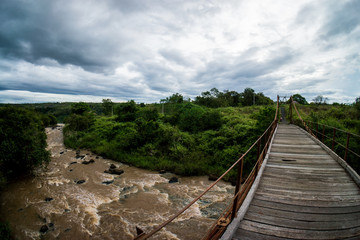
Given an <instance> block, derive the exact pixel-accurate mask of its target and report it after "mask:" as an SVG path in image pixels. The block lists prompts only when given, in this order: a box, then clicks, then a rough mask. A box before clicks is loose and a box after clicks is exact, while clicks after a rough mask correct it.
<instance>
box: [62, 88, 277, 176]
mask: <svg viewBox="0 0 360 240" xmlns="http://www.w3.org/2000/svg"><path fill="white" fill-rule="evenodd" d="M167 99H168V100H166V101H169V102H173V104H172V110H171V113H169V111H168V112H167V113H166V114H165V115H163V114H159V112H160V111H161V106H160V105H154V104H150V105H147V106H142V107H141V106H138V105H137V104H135V102H134V101H129V102H127V103H123V104H120V105H118V106H117V107H116V108H115V111H114V112H115V116H113V117H109V116H96V117H94V115H92V114H91V113H90V112H83V113H81V114H72V115H71V116H70V117H69V118H68V119H67V120H66V123H67V125H66V127H65V129H64V134H65V145H66V146H68V147H71V148H87V149H91V150H92V151H94V152H95V153H97V154H101V155H103V156H105V157H107V158H111V159H114V160H117V161H121V162H123V163H128V164H131V165H133V166H137V167H142V168H147V169H151V170H167V171H171V172H174V173H176V174H180V175H203V174H212V175H217V176H219V175H220V174H221V173H223V172H224V171H225V170H226V169H227V168H228V167H229V166H231V164H232V163H233V162H234V161H235V160H236V159H238V157H239V156H240V154H241V153H244V152H245V151H246V150H247V149H248V148H249V146H250V145H251V144H252V143H253V142H254V141H255V140H256V139H257V137H258V136H259V135H260V134H261V133H262V132H263V131H264V130H265V129H266V128H267V127H268V125H269V124H270V123H271V122H272V120H273V118H274V114H275V109H274V106H273V105H271V106H268V107H264V106H253V107H222V108H208V107H205V106H200V105H197V104H194V103H190V102H185V101H180V100H179V99H181V97H180V96H179V95H178V94H177V95H173V96H172V97H170V98H167ZM170 99H172V100H170ZM73 107H76V106H73ZM159 107H160V108H159ZM83 118H85V119H88V120H87V122H89V123H91V124H87V125H85V124H83ZM78 124H80V125H82V126H84V127H83V128H79V127H78ZM254 161H255V157H254V156H253V155H252V156H249V157H248V158H247V159H246V162H245V166H247V168H246V170H245V171H246V172H249V170H250V169H251V167H252V165H253V163H254ZM234 176H235V173H232V174H230V175H229V176H227V180H232V181H234V180H235V178H234Z"/></svg>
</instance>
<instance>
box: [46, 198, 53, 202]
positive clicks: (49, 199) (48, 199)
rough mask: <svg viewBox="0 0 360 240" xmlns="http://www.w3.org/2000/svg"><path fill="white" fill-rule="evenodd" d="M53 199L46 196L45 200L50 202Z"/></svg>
mask: <svg viewBox="0 0 360 240" xmlns="http://www.w3.org/2000/svg"><path fill="white" fill-rule="evenodd" d="M52 200H54V199H53V198H51V197H47V198H45V202H50V201H52Z"/></svg>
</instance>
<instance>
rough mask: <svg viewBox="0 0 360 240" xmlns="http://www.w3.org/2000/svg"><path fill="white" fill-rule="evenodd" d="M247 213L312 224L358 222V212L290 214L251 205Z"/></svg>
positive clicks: (289, 212) (359, 218) (359, 213)
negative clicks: (310, 222) (311, 222)
mask: <svg viewBox="0 0 360 240" xmlns="http://www.w3.org/2000/svg"><path fill="white" fill-rule="evenodd" d="M248 213H257V214H262V215H266V216H273V217H281V218H287V219H293V220H301V221H313V222H335V221H352V220H357V219H358V220H360V212H357V213H341V214H320V213H301V212H291V211H285V210H279V209H272V208H265V207H259V206H255V205H251V206H250V207H249V209H248Z"/></svg>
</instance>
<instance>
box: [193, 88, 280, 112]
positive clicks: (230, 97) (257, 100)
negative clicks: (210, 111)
mask: <svg viewBox="0 0 360 240" xmlns="http://www.w3.org/2000/svg"><path fill="white" fill-rule="evenodd" d="M195 103H196V104H199V105H203V106H206V107H211V108H218V107H230V106H231V107H237V106H251V105H271V104H273V101H272V100H271V99H270V98H268V97H266V96H264V94H263V93H255V91H254V90H253V89H251V88H246V89H245V90H244V92H242V93H238V92H236V91H228V90H225V91H224V92H221V91H219V90H218V89H216V88H213V89H211V90H210V91H206V92H203V93H201V96H197V97H196V98H195Z"/></svg>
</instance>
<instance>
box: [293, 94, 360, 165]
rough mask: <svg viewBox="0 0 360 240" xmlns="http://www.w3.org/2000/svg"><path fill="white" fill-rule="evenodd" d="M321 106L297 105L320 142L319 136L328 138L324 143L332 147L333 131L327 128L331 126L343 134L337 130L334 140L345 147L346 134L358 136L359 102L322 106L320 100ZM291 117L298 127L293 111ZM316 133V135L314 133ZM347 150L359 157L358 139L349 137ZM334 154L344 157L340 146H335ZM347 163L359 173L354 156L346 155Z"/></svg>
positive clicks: (359, 163)
mask: <svg viewBox="0 0 360 240" xmlns="http://www.w3.org/2000/svg"><path fill="white" fill-rule="evenodd" d="M321 102H322V104H310V105H297V108H298V110H299V112H300V115H301V117H302V118H303V120H305V121H306V122H309V121H310V122H309V127H311V129H313V132H314V134H316V135H317V136H318V138H319V139H320V140H322V136H321V134H322V133H323V132H324V134H325V135H326V136H327V137H328V138H326V137H324V143H325V144H326V145H327V146H329V147H330V148H331V147H332V138H333V134H334V133H333V129H332V128H330V127H327V126H331V127H334V128H337V129H341V130H343V131H345V132H342V131H339V130H337V131H336V133H335V139H336V141H337V142H339V143H340V144H342V145H344V146H346V141H347V134H346V132H350V133H353V134H356V135H360V101H358V102H355V103H354V104H352V105H345V104H338V103H334V104H332V105H330V104H324V100H321ZM293 117H294V121H295V123H297V124H299V125H300V122H299V120H298V118H297V116H296V113H295V111H293ZM317 123H318V124H323V125H327V126H325V127H323V126H321V125H317ZM316 131H317V132H318V133H316ZM349 148H350V149H351V150H353V151H354V152H356V153H357V154H359V155H360V137H355V136H351V137H350V141H349ZM334 150H335V152H336V153H337V154H338V155H339V156H340V157H344V154H345V150H344V148H343V147H341V146H340V145H337V144H335V147H334ZM347 162H348V163H349V164H350V165H351V166H352V167H353V168H354V169H355V170H356V171H357V172H360V159H359V158H357V157H356V156H355V155H354V154H352V153H348V158H347Z"/></svg>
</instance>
